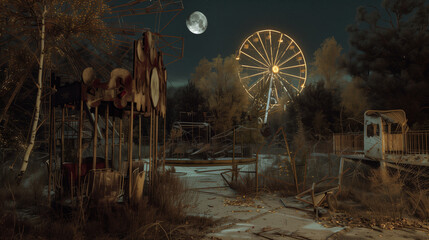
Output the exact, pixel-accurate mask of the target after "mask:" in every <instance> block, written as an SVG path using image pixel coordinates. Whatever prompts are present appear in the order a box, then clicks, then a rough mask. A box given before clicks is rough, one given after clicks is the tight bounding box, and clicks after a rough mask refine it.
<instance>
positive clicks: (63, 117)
mask: <svg viewBox="0 0 429 240" xmlns="http://www.w3.org/2000/svg"><path fill="white" fill-rule="evenodd" d="M65 112H66V111H65V107H64V106H63V107H62V113H61V164H60V166H61V167H62V166H63V163H64V162H65V158H66V157H65V150H64V147H65V146H64V145H65V139H64V135H65V128H64V122H65V115H66V113H65Z"/></svg>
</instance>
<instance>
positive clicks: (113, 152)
mask: <svg viewBox="0 0 429 240" xmlns="http://www.w3.org/2000/svg"><path fill="white" fill-rule="evenodd" d="M115 125H116V118H115V116H113V123H112V165H113V163H114V162H115V131H116V126H115ZM112 167H113V166H112ZM118 169H119V166H118Z"/></svg>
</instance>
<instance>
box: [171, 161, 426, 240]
mask: <svg viewBox="0 0 429 240" xmlns="http://www.w3.org/2000/svg"><path fill="white" fill-rule="evenodd" d="M175 169H176V174H177V175H178V176H180V178H181V179H183V180H185V181H186V182H187V184H188V187H190V188H191V189H193V190H194V191H195V192H197V194H198V200H197V202H196V204H195V205H194V206H191V207H190V209H188V214H190V215H198V216H208V217H213V218H214V219H221V224H220V225H219V226H218V227H216V228H214V229H212V231H211V233H209V234H208V235H206V237H205V238H204V239H312V240H313V239H314V240H316V239H429V233H428V232H427V231H426V232H425V231H423V230H415V229H394V230H385V229H378V228H372V229H367V228H357V227H347V226H346V227H338V226H335V227H329V226H330V225H329V224H327V223H325V222H323V221H317V220H316V219H315V214H314V212H313V210H312V209H311V208H309V207H308V206H306V204H304V203H300V202H298V201H297V200H295V199H294V198H281V197H280V196H279V195H277V194H269V193H261V194H260V195H259V196H257V197H254V198H252V197H249V196H238V195H237V194H236V193H235V192H234V191H233V190H231V189H230V188H229V187H228V186H227V185H226V184H225V183H224V181H223V179H222V177H221V175H220V173H221V172H223V171H225V169H227V167H176V168H175ZM282 201H283V202H284V203H285V205H286V207H285V205H284V204H283V202H282ZM303 208H304V210H302V209H303ZM305 208H307V209H305Z"/></svg>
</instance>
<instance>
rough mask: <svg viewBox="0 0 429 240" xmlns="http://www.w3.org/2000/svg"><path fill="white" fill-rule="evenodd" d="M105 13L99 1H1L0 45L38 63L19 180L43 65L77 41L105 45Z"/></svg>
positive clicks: (33, 131)
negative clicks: (14, 48)
mask: <svg viewBox="0 0 429 240" xmlns="http://www.w3.org/2000/svg"><path fill="white" fill-rule="evenodd" d="M107 12H109V8H108V6H107V5H105V4H104V2H103V1H102V0H74V1H64V0H0V27H1V35H0V43H1V44H4V45H5V46H6V47H11V46H13V45H15V46H21V47H22V48H26V49H29V52H32V53H33V54H32V55H33V57H34V59H35V60H36V61H37V63H38V75H37V82H36V84H35V85H36V88H37V96H36V99H35V105H34V116H33V122H32V125H31V132H30V140H29V143H28V145H27V148H26V151H25V155H24V158H23V162H22V165H21V168H20V173H19V175H18V179H19V180H20V179H21V178H22V177H23V175H24V173H25V171H26V169H27V166H28V163H29V159H30V156H31V152H32V150H33V148H34V142H35V139H36V133H37V129H38V127H39V117H40V104H41V94H42V87H43V81H44V79H43V76H44V75H45V74H44V71H45V65H47V64H48V65H49V66H50V67H51V68H53V69H55V62H58V61H59V60H60V59H62V58H68V59H69V58H70V56H69V55H68V53H69V49H72V48H73V47H74V45H75V43H76V42H79V41H84V40H89V41H91V42H94V43H98V44H106V46H108V45H109V43H110V41H109V40H110V39H111V38H112V34H111V33H110V31H109V30H108V28H107V26H106V24H105V23H104V22H103V20H102V16H103V15H104V14H105V13H107ZM32 49H37V51H34V52H33V51H32ZM36 52H37V53H38V55H36V54H35V53H36ZM57 70H60V69H57ZM16 81H18V80H16ZM6 110H7V109H6Z"/></svg>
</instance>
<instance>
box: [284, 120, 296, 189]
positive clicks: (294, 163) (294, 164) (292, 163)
mask: <svg viewBox="0 0 429 240" xmlns="http://www.w3.org/2000/svg"><path fill="white" fill-rule="evenodd" d="M282 134H283V138H284V141H285V145H286V150H287V154H288V156H289V159H290V163H291V166H292V172H293V177H294V180H295V187H296V193H299V188H298V176H297V174H296V162H295V157H293V158H292V156H291V155H290V150H289V144H288V142H287V138H286V133H285V131H284V129H283V128H282Z"/></svg>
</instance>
